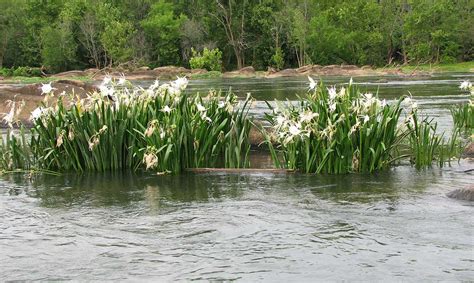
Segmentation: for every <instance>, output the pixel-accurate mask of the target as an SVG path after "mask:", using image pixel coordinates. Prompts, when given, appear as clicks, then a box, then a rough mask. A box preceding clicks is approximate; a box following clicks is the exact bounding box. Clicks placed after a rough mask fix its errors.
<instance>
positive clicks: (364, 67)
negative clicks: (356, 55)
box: [360, 65, 372, 70]
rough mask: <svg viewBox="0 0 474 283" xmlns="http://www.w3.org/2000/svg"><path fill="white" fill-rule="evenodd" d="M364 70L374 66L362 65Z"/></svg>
mask: <svg viewBox="0 0 474 283" xmlns="http://www.w3.org/2000/svg"><path fill="white" fill-rule="evenodd" d="M360 68H361V69H362V70H372V66H370V65H364V66H362V67H360Z"/></svg>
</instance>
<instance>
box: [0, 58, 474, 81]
mask: <svg viewBox="0 0 474 283" xmlns="http://www.w3.org/2000/svg"><path fill="white" fill-rule="evenodd" d="M444 72H474V61H471V62H462V63H454V64H436V65H431V64H430V65H428V64H426V65H407V66H389V67H382V68H375V67H372V66H368V65H366V66H356V65H328V66H321V65H306V66H303V67H300V68H288V69H283V70H275V69H273V68H268V70H267V71H258V70H255V69H254V68H253V67H252V66H248V67H244V68H242V69H240V70H235V71H228V72H224V73H222V72H218V71H207V70H204V69H187V68H184V67H175V66H164V67H158V68H154V69H150V68H149V67H140V68H136V69H133V70H130V69H121V68H105V69H102V70H99V69H86V70H73V71H67V72H62V73H57V74H52V75H50V76H47V77H6V78H3V77H0V84H32V83H45V82H51V81H58V80H64V79H71V80H77V81H84V82H93V81H98V80H102V79H103V78H104V77H105V76H107V75H110V76H113V77H124V78H125V79H127V80H130V81H136V80H155V79H161V80H167V79H174V78H176V76H186V77H188V78H189V79H215V78H269V79H271V78H281V77H298V76H313V77H318V76H353V77H358V76H386V75H398V76H414V77H416V76H426V75H430V74H433V73H444Z"/></svg>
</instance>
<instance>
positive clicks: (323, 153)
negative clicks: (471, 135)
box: [262, 78, 461, 174]
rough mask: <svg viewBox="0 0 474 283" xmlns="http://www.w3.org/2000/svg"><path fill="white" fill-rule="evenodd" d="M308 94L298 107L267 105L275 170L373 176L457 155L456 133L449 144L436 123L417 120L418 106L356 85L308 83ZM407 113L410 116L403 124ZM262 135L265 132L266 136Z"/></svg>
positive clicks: (411, 101)
mask: <svg viewBox="0 0 474 283" xmlns="http://www.w3.org/2000/svg"><path fill="white" fill-rule="evenodd" d="M309 90H310V92H309V94H308V95H307V97H304V98H301V99H300V100H299V102H298V103H296V104H294V103H291V102H288V103H287V104H283V103H282V102H278V101H277V102H276V106H272V105H271V104H269V103H268V105H269V107H270V108H271V110H272V113H269V114H267V115H266V120H267V121H268V122H269V124H270V125H271V129H270V134H266V137H267V139H266V140H267V144H268V145H269V147H270V153H271V155H272V159H273V161H274V163H275V165H276V166H277V167H283V168H289V169H298V170H301V171H303V172H306V173H337V174H339V173H348V172H374V171H376V170H381V169H384V168H387V167H389V166H390V165H392V164H393V163H394V162H396V161H398V160H401V159H405V158H409V160H410V161H411V162H412V164H414V165H415V167H416V168H418V169H421V168H425V167H427V166H431V165H432V164H433V163H434V162H435V161H437V162H438V164H439V165H440V166H443V165H444V164H445V163H447V162H450V161H451V160H452V158H453V157H456V156H459V153H460V150H459V149H460V147H461V146H460V143H459V141H458V139H457V137H458V132H457V131H454V132H453V136H452V137H451V139H449V140H445V139H444V138H443V135H438V134H437V132H436V127H437V125H436V123H434V122H432V121H431V120H429V119H428V118H425V119H422V120H421V121H419V119H420V118H419V115H418V110H417V109H418V106H417V103H416V102H415V101H414V100H413V99H412V98H411V97H408V96H406V97H401V98H400V99H398V100H395V101H393V102H391V103H387V102H386V101H381V100H379V99H378V98H377V96H376V95H373V94H371V93H362V92H360V91H359V90H358V89H357V87H355V86H354V85H353V84H352V81H351V82H350V83H349V84H348V85H347V86H346V87H341V88H339V89H337V88H336V87H335V86H332V87H325V86H324V84H323V83H320V84H319V86H318V84H317V83H316V82H315V81H314V80H313V79H312V78H309ZM403 109H405V110H406V112H407V113H406V117H405V119H404V121H402V123H400V122H399V120H400V118H401V114H402V112H403ZM262 132H263V133H264V134H265V133H266V131H262Z"/></svg>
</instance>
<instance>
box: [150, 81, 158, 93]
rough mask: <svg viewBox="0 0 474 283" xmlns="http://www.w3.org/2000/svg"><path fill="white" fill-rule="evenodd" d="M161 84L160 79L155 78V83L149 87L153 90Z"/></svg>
mask: <svg viewBox="0 0 474 283" xmlns="http://www.w3.org/2000/svg"><path fill="white" fill-rule="evenodd" d="M159 86H160V81H158V80H155V81H154V82H153V84H152V85H151V86H150V87H149V88H148V89H149V90H151V91H153V90H155V89H156V88H157V87H159Z"/></svg>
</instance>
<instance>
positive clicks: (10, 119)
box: [3, 104, 15, 128]
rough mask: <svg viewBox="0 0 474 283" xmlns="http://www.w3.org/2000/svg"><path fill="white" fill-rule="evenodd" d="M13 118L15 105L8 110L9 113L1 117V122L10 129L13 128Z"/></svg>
mask: <svg viewBox="0 0 474 283" xmlns="http://www.w3.org/2000/svg"><path fill="white" fill-rule="evenodd" d="M14 118H15V104H13V107H12V108H11V109H10V112H8V114H6V115H5V116H3V121H5V123H7V124H8V126H9V127H10V128H12V127H13V120H14Z"/></svg>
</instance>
